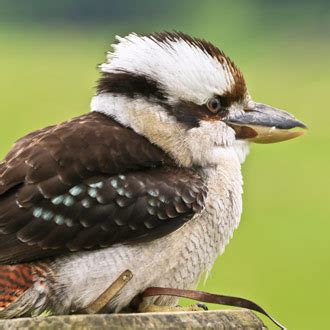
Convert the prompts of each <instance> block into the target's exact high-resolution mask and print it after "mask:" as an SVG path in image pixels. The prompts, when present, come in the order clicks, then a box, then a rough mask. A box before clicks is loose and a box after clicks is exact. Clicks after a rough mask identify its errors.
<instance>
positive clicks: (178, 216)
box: [0, 114, 206, 263]
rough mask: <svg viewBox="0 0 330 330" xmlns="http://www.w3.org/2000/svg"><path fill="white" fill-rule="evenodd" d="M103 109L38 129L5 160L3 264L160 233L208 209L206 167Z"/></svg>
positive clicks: (0, 231) (0, 190) (1, 176)
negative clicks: (180, 163)
mask: <svg viewBox="0 0 330 330" xmlns="http://www.w3.org/2000/svg"><path fill="white" fill-rule="evenodd" d="M102 116H103V115H100V116H99V114H97V115H95V114H91V115H86V116H83V117H80V118H77V119H75V120H73V121H71V122H68V123H64V124H62V125H59V126H54V127H50V128H46V129H44V130H41V131H38V132H35V133H33V134H30V135H28V136H26V137H25V138H23V139H21V140H19V141H18V142H17V143H16V145H15V146H14V148H13V149H12V151H11V152H10V153H9V154H8V156H7V157H6V158H5V161H4V162H3V163H2V164H1V165H0V166H1V167H0V180H1V181H0V263H4V262H11V263H14V262H23V261H29V260H34V259H39V258H42V257H49V256H54V255H58V254H62V253H66V252H74V251H81V250H86V249H98V248H102V247H107V246H110V245H112V244H114V243H135V242H138V241H143V240H151V239H155V238H157V237H160V236H163V235H165V234H167V233H170V232H172V231H174V230H175V229H177V228H179V227H180V226H181V225H183V224H184V222H186V221H187V220H189V219H190V218H192V217H193V215H194V213H195V212H197V211H200V210H201V209H202V208H203V205H204V198H205V194H206V187H205V185H204V182H203V180H202V179H201V178H200V177H199V175H198V174H196V173H195V172H194V171H192V170H188V169H185V168H177V167H175V166H173V164H172V162H171V160H170V159H169V158H168V157H167V156H166V155H165V154H164V152H162V151H161V150H160V149H158V148H157V147H155V146H153V145H151V144H150V143H149V142H148V141H147V140H146V139H144V138H143V137H141V136H139V135H137V134H136V133H134V132H133V131H131V130H129V129H127V128H124V127H122V126H120V125H119V124H117V123H115V122H113V121H111V120H109V119H108V118H103V117H102Z"/></svg>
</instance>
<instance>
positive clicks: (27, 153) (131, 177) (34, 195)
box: [0, 33, 305, 317]
mask: <svg viewBox="0 0 330 330" xmlns="http://www.w3.org/2000/svg"><path fill="white" fill-rule="evenodd" d="M100 70H101V74H102V76H101V78H100V80H99V82H98V85H97V93H96V96H94V97H93V99H92V102H91V112H89V113H87V114H84V115H82V116H80V117H77V118H74V119H72V120H69V121H66V122H64V123H61V124H58V125H55V126H49V127H46V128H43V129H40V130H38V131H35V132H32V133H30V134H28V135H26V136H25V137H23V138H21V139H20V140H18V141H17V142H16V143H15V144H14V146H13V148H12V149H11V150H10V151H9V153H8V154H7V156H6V157H5V159H4V160H3V162H2V163H0V263H1V264H0V307H1V309H2V312H0V313H2V314H1V315H2V316H3V317H17V316H23V315H29V314H31V313H33V314H40V313H42V312H43V311H50V312H52V313H53V314H69V313H74V312H77V311H79V310H82V309H84V308H86V306H88V305H89V304H91V303H92V302H93V301H95V300H96V299H97V298H98V297H99V296H100V295H102V293H103V292H104V291H105V290H106V289H107V288H108V287H109V285H111V283H113V282H114V281H115V280H116V279H117V278H118V276H119V275H120V274H121V273H122V272H123V271H125V270H126V269H129V270H130V271H131V272H132V274H133V278H132V280H131V281H130V282H129V283H128V284H127V285H126V286H125V287H124V288H123V289H122V290H121V291H120V293H119V294H118V295H117V296H116V297H115V298H114V299H112V300H111V301H109V303H108V304H107V306H106V308H105V311H107V312H118V311H121V310H123V309H124V308H126V307H127V306H129V304H130V302H131V301H132V299H133V298H134V297H136V296H137V295H138V294H139V293H141V292H143V291H144V290H145V289H146V288H148V287H151V286H158V287H171V288H181V289H187V288H194V287H195V286H196V285H197V283H198V281H199V279H200V277H201V275H202V274H203V272H206V271H208V270H210V269H211V267H212V265H213V263H214V261H215V260H216V258H217V257H218V256H219V255H220V254H221V253H222V252H223V251H224V248H225V246H226V244H227V243H228V241H229V239H230V238H231V237H232V235H233V232H234V230H235V228H237V226H238V224H239V221H240V216H241V212H242V175H241V164H242V163H243V162H244V160H245V157H246V155H247V153H248V151H249V144H250V143H251V142H261V143H270V142H277V141H282V140H287V139H290V138H293V137H296V136H299V135H301V134H302V131H297V130H295V131H292V130H291V129H292V128H296V127H300V128H304V127H305V126H304V124H303V123H301V122H300V121H298V120H296V119H295V118H294V117H293V116H292V115H290V114H289V113H287V112H284V111H281V110H278V109H275V108H273V107H270V106H268V105H265V104H261V103H256V102H254V101H253V100H252V98H251V96H250V94H249V92H248V90H247V87H246V84H245V81H244V78H243V75H242V73H241V72H240V71H239V69H238V68H237V67H236V65H235V64H234V63H233V62H232V61H231V60H230V59H229V58H228V57H227V56H226V55H225V54H224V53H223V52H222V51H221V50H219V49H218V48H216V47H215V46H214V45H212V44H211V43H209V42H207V41H205V40H201V39H196V38H192V37H190V36H188V35H185V34H182V33H154V34H149V35H138V34H135V33H132V34H129V35H128V36H126V37H125V38H121V37H117V42H116V43H115V44H114V45H113V50H112V51H111V52H109V53H108V54H107V59H106V61H105V63H104V64H102V65H100ZM151 300H152V303H153V304H156V305H173V304H176V303H177V301H176V299H174V298H171V297H165V296H162V297H156V298H154V299H151Z"/></svg>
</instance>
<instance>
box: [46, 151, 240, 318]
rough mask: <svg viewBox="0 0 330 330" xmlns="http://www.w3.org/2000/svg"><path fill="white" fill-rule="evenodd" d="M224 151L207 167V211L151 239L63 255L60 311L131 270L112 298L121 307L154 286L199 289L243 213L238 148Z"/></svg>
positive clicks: (79, 304) (59, 263)
mask: <svg viewBox="0 0 330 330" xmlns="http://www.w3.org/2000/svg"><path fill="white" fill-rule="evenodd" d="M225 155H226V157H224V158H223V160H222V162H221V164H219V165H218V166H217V167H213V168H208V169H204V170H203V171H202V175H204V176H205V179H206V180H208V187H209V192H208V196H207V200H206V206H205V209H204V211H203V212H202V213H201V214H199V215H196V216H195V218H194V219H192V220H190V221H189V222H187V223H186V224H185V225H184V226H183V227H181V228H180V229H179V230H177V231H176V232H174V233H172V234H170V235H167V236H165V237H163V238H160V239H157V240H155V241H153V242H149V243H142V244H139V245H132V246H129V245H116V246H113V247H110V248H107V249H103V250H98V251H92V252H88V253H86V252H85V253H75V254H72V255H70V256H68V257H66V258H61V259H58V260H57V261H56V262H55V265H56V268H57V272H56V273H57V276H56V282H55V283H56V284H55V285H54V287H53V290H54V291H55V295H53V297H52V298H51V300H52V303H51V304H52V305H53V306H54V308H55V310H56V311H57V312H61V313H68V312H69V311H70V310H77V309H80V308H83V307H85V306H87V305H88V304H89V303H91V302H92V301H94V300H95V299H96V298H97V297H98V296H99V295H100V294H101V293H102V292H103V291H104V290H105V289H106V288H107V287H108V286H109V285H110V284H111V283H112V282H113V281H114V280H115V279H116V278H117V277H118V276H119V275H120V274H121V273H122V272H123V271H124V270H126V269H130V270H131V271H132V272H133V279H132V280H131V281H130V282H129V284H128V285H127V286H126V287H125V288H124V289H123V290H122V291H121V293H120V294H119V295H118V297H117V298H116V301H114V302H112V305H111V307H112V308H116V309H117V310H119V309H120V308H122V307H124V306H126V305H127V304H129V302H130V301H131V299H132V298H133V297H134V296H136V295H137V294H138V293H139V292H142V291H143V290H144V289H146V288H147V287H149V286H167V287H174V288H192V287H195V286H196V285H197V282H198V281H199V279H200V277H201V275H202V273H203V272H204V271H209V270H210V269H211V267H212V265H213V263H214V261H215V259H216V258H217V256H218V255H219V254H221V253H222V252H223V251H224V248H225V246H226V244H227V243H228V241H229V239H230V238H231V236H232V234H233V231H234V229H235V228H236V227H237V226H238V224H239V219H240V215H241V211H242V200H241V194H242V178H241V173H240V162H239V160H238V157H237V154H236V153H234V152H233V153H231V152H228V153H225ZM169 302H170V301H168V299H162V300H158V301H157V303H162V304H163V303H169ZM171 302H172V303H175V301H171Z"/></svg>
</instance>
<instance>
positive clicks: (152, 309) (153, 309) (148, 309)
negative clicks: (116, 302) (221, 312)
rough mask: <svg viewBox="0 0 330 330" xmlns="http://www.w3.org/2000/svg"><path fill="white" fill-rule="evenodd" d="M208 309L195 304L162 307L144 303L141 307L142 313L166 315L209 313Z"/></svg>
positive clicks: (202, 305)
mask: <svg viewBox="0 0 330 330" xmlns="http://www.w3.org/2000/svg"><path fill="white" fill-rule="evenodd" d="M207 310H208V307H207V306H206V305H204V304H194V305H189V306H160V305H153V304H147V303H144V302H142V303H141V304H140V305H139V309H138V311H139V312H140V313H166V312H171V313H173V312H198V311H199V312H200V311H207Z"/></svg>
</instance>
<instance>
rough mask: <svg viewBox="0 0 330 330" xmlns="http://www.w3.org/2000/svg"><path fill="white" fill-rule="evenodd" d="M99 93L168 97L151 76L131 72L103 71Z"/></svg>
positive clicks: (130, 96) (99, 83)
mask: <svg viewBox="0 0 330 330" xmlns="http://www.w3.org/2000/svg"><path fill="white" fill-rule="evenodd" d="M97 93H98V94H100V93H114V94H121V95H125V96H127V97H129V98H134V97H135V96H136V95H138V96H140V97H141V96H142V97H146V98H151V97H153V98H155V99H157V100H160V101H165V100H166V99H167V97H166V95H165V93H164V92H163V90H162V88H161V86H159V83H157V82H156V81H155V80H152V79H151V78H149V77H146V76H143V75H137V74H133V73H131V72H125V71H123V72H118V73H117V72H116V73H106V72H105V73H103V76H102V78H101V79H100V80H99V81H98V85H97Z"/></svg>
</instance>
